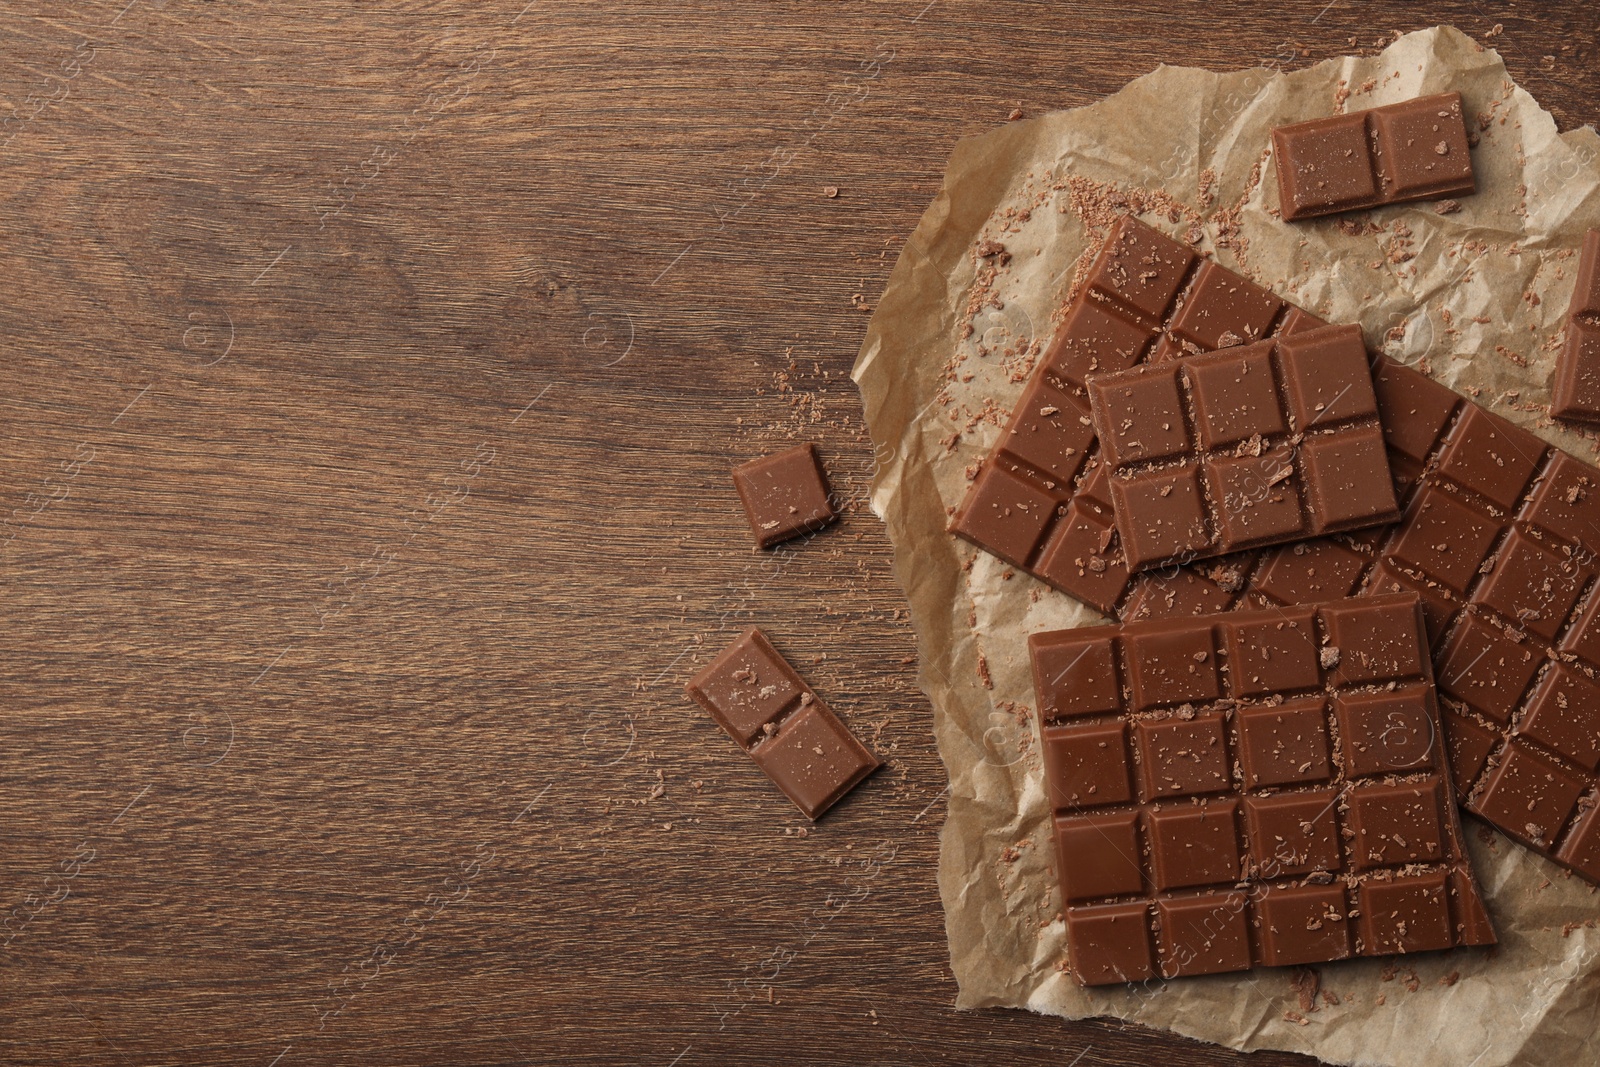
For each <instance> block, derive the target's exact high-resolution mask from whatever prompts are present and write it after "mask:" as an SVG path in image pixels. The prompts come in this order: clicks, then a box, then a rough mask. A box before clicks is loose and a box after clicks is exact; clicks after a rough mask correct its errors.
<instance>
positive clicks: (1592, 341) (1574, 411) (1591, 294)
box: [1550, 230, 1600, 422]
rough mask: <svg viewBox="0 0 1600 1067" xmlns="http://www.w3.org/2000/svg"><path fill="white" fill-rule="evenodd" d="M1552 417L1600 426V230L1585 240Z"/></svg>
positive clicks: (1559, 359)
mask: <svg viewBox="0 0 1600 1067" xmlns="http://www.w3.org/2000/svg"><path fill="white" fill-rule="evenodd" d="M1550 414H1552V415H1557V416H1560V417H1561V418H1564V419H1578V420H1580V421H1583V422H1600V230H1590V231H1589V233H1588V235H1587V236H1586V237H1584V239H1583V255H1582V257H1581V258H1580V259H1579V261H1578V286H1577V288H1576V289H1574V290H1573V292H1572V304H1571V306H1570V307H1569V308H1568V311H1567V336H1566V340H1565V342H1564V343H1563V344H1562V346H1561V355H1560V356H1558V357H1557V358H1556V376H1555V382H1554V384H1553V386H1552V388H1551V397H1550Z"/></svg>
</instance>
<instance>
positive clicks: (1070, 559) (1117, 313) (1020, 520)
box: [950, 216, 1324, 614]
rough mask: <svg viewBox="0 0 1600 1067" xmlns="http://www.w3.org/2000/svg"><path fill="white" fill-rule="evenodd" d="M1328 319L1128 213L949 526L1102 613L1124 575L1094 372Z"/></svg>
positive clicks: (1093, 266)
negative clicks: (1093, 401)
mask: <svg viewBox="0 0 1600 1067" xmlns="http://www.w3.org/2000/svg"><path fill="white" fill-rule="evenodd" d="M1321 325H1324V323H1322V322H1321V321H1320V320H1318V319H1316V318H1314V317H1313V316H1311V315H1309V314H1307V313H1306V312H1304V311H1302V310H1300V309H1299V308H1296V307H1293V306H1291V305H1289V304H1287V303H1285V302H1284V301H1283V300H1281V299H1279V298H1278V297H1276V296H1274V295H1273V294H1272V293H1270V292H1268V291H1267V290H1265V289H1263V288H1261V287H1260V286H1258V285H1256V284H1255V283H1253V282H1251V281H1249V280H1247V279H1245V278H1243V277H1240V276H1239V275H1237V274H1235V273H1233V272H1232V271H1230V270H1227V269H1225V268H1223V267H1220V266H1218V265H1217V264H1216V263H1214V262H1212V261H1211V260H1208V259H1203V258H1201V257H1200V256H1199V255H1197V254H1196V253H1195V252H1194V251H1193V250H1191V249H1190V248H1188V247H1186V246H1184V245H1181V244H1179V243H1178V242H1176V241H1174V240H1172V239H1171V238H1169V237H1166V236H1164V235H1163V234H1161V233H1158V232H1157V231H1156V230H1154V229H1152V228H1151V227H1149V226H1146V225H1145V224H1144V223H1142V222H1139V221H1137V220H1136V219H1134V218H1132V217H1128V216H1124V217H1123V218H1122V219H1120V220H1118V222H1117V223H1116V225H1115V226H1114V227H1113V228H1112V230H1111V233H1110V235H1109V236H1108V237H1107V238H1106V241H1105V243H1104V245H1103V246H1102V247H1101V249H1100V251H1099V252H1098V254H1097V255H1096V256H1095V259H1094V261H1093V263H1092V264H1091V265H1090V267H1089V271H1088V275H1087V278H1086V280H1085V283H1084V285H1083V287H1082V289H1081V290H1080V291H1079V293H1078V294H1077V296H1076V297H1074V299H1073V300H1072V302H1071V304H1070V305H1069V306H1068V309H1067V313H1066V317H1065V321H1064V322H1063V323H1062V325H1061V328H1060V330H1059V331H1057V334H1056V337H1055V338H1054V340H1053V341H1052V343H1051V346H1050V348H1049V350H1048V351H1047V352H1046V354H1045V356H1044V359H1043V360H1042V361H1041V363H1040V365H1039V368H1038V369H1037V370H1036V371H1035V372H1034V374H1033V377H1032V379H1031V380H1030V381H1029V383H1028V386H1027V388H1026V389H1025V390H1024V391H1023V394H1022V398H1021V400H1019V401H1018V402H1017V406H1016V409H1015V410H1014V411H1013V412H1012V416H1011V421H1010V424H1009V425H1008V426H1007V428H1006V430H1005V432H1004V433H1003V434H1002V435H1001V437H1000V440H999V442H998V443H997V444H996V446H995V448H994V450H993V451H992V452H991V453H990V455H989V456H988V458H987V459H985V460H984V462H983V464H982V466H981V467H980V469H979V471H978V475H977V478H976V479H975V480H974V482H973V484H972V487H971V488H970V489H969V490H968V492H967V496H966V499H965V500H964V501H963V502H962V504H961V506H960V508H959V510H958V511H957V512H956V514H955V518H954V519H953V520H952V522H951V524H950V529H951V531H952V532H954V533H956V534H958V535H959V536H961V537H963V538H965V539H966V540H968V541H970V542H972V543H973V544H975V545H977V546H979V547H980V548H983V549H986V550H988V551H989V552H992V553H994V554H995V555H996V556H999V557H1000V558H1001V559H1003V560H1005V561H1006V562H1008V563H1011V564H1013V565H1015V566H1017V567H1020V568H1022V569H1023V570H1025V571H1027V572H1029V573H1030V574H1033V575H1034V576H1035V577H1037V578H1039V579H1041V580H1042V581H1045V582H1048V583H1049V584H1050V585H1053V586H1055V587H1056V588H1057V589H1060V590H1062V591H1064V592H1066V593H1069V594H1071V595H1072V596H1074V597H1077V598H1078V599H1079V600H1082V601H1084V602H1085V603H1088V604H1092V605H1093V606H1095V607H1097V608H1099V609H1100V610H1101V611H1104V612H1106V613H1107V614H1111V613H1112V612H1113V611H1114V610H1115V608H1116V606H1117V603H1118V597H1120V596H1121V594H1122V592H1123V591H1124V589H1125V588H1126V586H1127V584H1128V571H1127V566H1126V563H1125V562H1124V560H1123V558H1122V553H1121V550H1120V548H1119V547H1118V546H1117V545H1116V544H1115V541H1116V538H1115V534H1114V527H1113V511H1112V502H1111V494H1110V491H1109V484H1110V482H1109V478H1108V477H1107V467H1106V464H1105V463H1103V462H1102V461H1101V457H1100V455H1099V449H1098V446H1097V440H1096V436H1095V431H1094V427H1093V423H1092V420H1091V418H1090V412H1089V399H1088V394H1087V392H1086V383H1087V380H1088V379H1089V377H1090V376H1091V375H1094V374H1099V373H1109V372H1112V371H1119V370H1123V369H1125V368H1127V367H1131V366H1133V365H1134V364H1136V363H1141V362H1144V361H1149V362H1153V363H1154V362H1161V361H1163V360H1166V359H1171V358H1173V357H1176V356H1180V355H1185V354H1196V353H1201V352H1208V351H1212V350H1215V349H1219V348H1230V347H1233V346H1235V345H1246V344H1250V343H1253V342H1256V341H1259V340H1261V339H1263V338H1266V337H1281V336H1286V335H1290V334H1294V333H1296V332H1299V331H1301V330H1306V329H1311V328H1314V327H1316V326H1321Z"/></svg>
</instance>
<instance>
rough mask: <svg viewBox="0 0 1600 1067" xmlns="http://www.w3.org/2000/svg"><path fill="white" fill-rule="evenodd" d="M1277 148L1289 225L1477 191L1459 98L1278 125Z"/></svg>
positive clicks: (1440, 96) (1443, 96) (1404, 103)
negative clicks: (1324, 216)
mask: <svg viewBox="0 0 1600 1067" xmlns="http://www.w3.org/2000/svg"><path fill="white" fill-rule="evenodd" d="M1272 146H1273V151H1272V154H1273V159H1274V169H1275V170H1276V172H1277V175H1278V196H1279V201H1280V207H1281V210H1282V212H1283V217H1284V219H1285V220H1286V221H1291V222H1292V221H1295V220H1297V219H1307V218H1314V217H1316V216H1319V215H1330V214H1333V213H1334V212H1338V211H1349V210H1352V209H1354V208H1365V207H1377V206H1380V205H1383V204H1398V203H1402V202H1405V201H1408V200H1422V199H1426V198H1430V197H1445V196H1461V195H1465V194H1468V193H1471V192H1474V191H1475V190H1476V188H1477V183H1476V179H1475V178H1474V176H1473V172H1472V153H1471V149H1470V146H1469V144H1468V139H1467V126H1466V120H1465V118H1464V117H1463V115H1462V105H1461V94H1460V93H1456V92H1451V93H1440V94H1438V95H1436V96H1424V97H1418V98H1416V99H1414V100H1404V101H1401V102H1400V103H1398V104H1389V105H1387V106H1385V107H1379V108H1373V109H1371V110H1369V111H1357V112H1354V113H1352V114H1348V115H1330V116H1328V117H1326V118H1320V119H1311V120H1310V121H1308V122H1297V123H1294V124H1292V125H1288V126H1279V127H1277V128H1276V129H1274V130H1273V131H1272Z"/></svg>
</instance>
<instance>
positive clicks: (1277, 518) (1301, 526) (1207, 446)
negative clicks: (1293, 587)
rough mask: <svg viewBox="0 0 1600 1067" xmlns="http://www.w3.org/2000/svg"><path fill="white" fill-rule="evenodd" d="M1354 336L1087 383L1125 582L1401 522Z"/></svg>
mask: <svg viewBox="0 0 1600 1067" xmlns="http://www.w3.org/2000/svg"><path fill="white" fill-rule="evenodd" d="M1367 361H1368V357H1367V349H1366V345H1365V344H1363V343H1362V340H1361V328H1360V327H1358V326H1324V327H1320V328H1318V329H1315V330H1309V331H1305V332H1302V333H1296V334H1294V335H1292V336H1288V337H1283V338H1280V339H1277V340H1271V341H1260V342H1257V343H1256V344H1252V345H1242V346H1239V347H1235V348H1225V349H1222V350H1221V351H1218V352H1212V353H1209V354H1206V355H1202V356H1192V357H1189V358H1186V359H1177V360H1169V361H1167V362H1165V363H1157V364H1148V363H1147V364H1144V365H1143V366H1138V367H1132V368H1129V369H1128V370H1125V371H1119V372H1117V373H1114V374H1101V375H1098V376H1096V377H1095V378H1093V379H1092V380H1091V381H1090V382H1089V406H1090V409H1091V412H1092V414H1093V417H1094V424H1095V429H1096V431H1097V432H1098V434H1099V438H1100V449H1101V455H1102V457H1103V459H1104V461H1105V463H1106V465H1107V467H1108V469H1109V477H1110V480H1111V498H1112V502H1113V505H1114V508H1113V510H1114V512H1115V515H1116V523H1117V531H1118V533H1119V535H1120V537H1121V541H1122V548H1123V558H1124V559H1125V560H1126V562H1127V568H1128V570H1130V571H1140V570H1145V569H1148V568H1150V567H1153V566H1159V565H1162V564H1168V563H1175V562H1176V563H1185V562H1188V561H1190V560H1193V559H1203V558H1205V557H1208V556H1217V555H1221V554H1223V553H1227V552H1237V551H1239V550H1241V549H1245V548H1254V547H1257V546H1260V545H1268V544H1279V543H1282V542H1286V541H1298V540H1304V539H1305V538H1307V537H1311V536H1315V535H1318V534H1325V533H1334V532H1338V531H1342V530H1351V529H1357V528H1361V527H1365V526H1372V525H1375V524H1378V523H1385V522H1392V521H1394V520H1395V519H1396V518H1398V517H1399V509H1398V507H1397V506H1396V504H1395V499H1394V491H1393V488H1392V487H1391V485H1390V481H1389V460H1388V456H1387V454H1386V453H1385V451H1384V445H1383V433H1382V429H1381V427H1380V426H1379V424H1378V402H1377V398H1376V397H1375V396H1374V395H1373V392H1372V372H1371V370H1370V369H1369V367H1368V362H1367Z"/></svg>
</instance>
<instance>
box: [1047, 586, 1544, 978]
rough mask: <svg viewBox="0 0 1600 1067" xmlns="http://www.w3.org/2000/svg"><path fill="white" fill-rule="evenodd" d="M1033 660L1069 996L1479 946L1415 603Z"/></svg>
mask: <svg viewBox="0 0 1600 1067" xmlns="http://www.w3.org/2000/svg"><path fill="white" fill-rule="evenodd" d="M1028 646H1029V651H1030V652H1031V654H1032V659H1033V674H1034V689H1035V694H1036V696H1037V698H1038V701H1039V707H1040V712H1041V719H1040V739H1041V742H1042V748H1043V754H1044V773H1045V786H1046V792H1047V796H1048V797H1049V799H1050V804H1051V807H1052V808H1053V809H1054V812H1055V840H1056V857H1057V873H1058V876H1059V877H1060V880H1061V892H1062V899H1063V903H1064V905H1065V908H1064V914H1065V916H1066V925H1067V946H1068V964H1069V965H1070V967H1071V968H1072V973H1073V974H1074V975H1075V976H1076V977H1077V979H1078V981H1080V982H1082V983H1083V984H1085V985H1101V984H1109V983H1114V982H1127V981H1136V980H1140V979H1144V978H1149V977H1152V976H1154V975H1156V974H1160V975H1161V976H1163V977H1167V978H1174V977H1178V976H1181V975H1189V974H1216V973H1219V972H1223V971H1240V970H1245V969H1248V968H1249V967H1250V966H1252V965H1253V964H1258V963H1259V964H1275V965H1287V964H1306V963H1322V962H1327V961H1330V960H1337V959H1344V958H1346V957H1349V956H1352V955H1355V956H1376V955H1388V954H1390V953H1396V952H1420V951H1424V950H1428V949H1437V948H1448V947H1451V946H1453V945H1484V944H1493V943H1494V940H1495V938H1494V932H1493V930H1492V928H1491V927H1490V926H1489V923H1488V919H1487V916H1486V914H1485V912H1484V908H1483V903H1482V901H1481V899H1480V898H1479V895H1478V890H1477V888H1476V884H1475V882H1474V881H1473V877H1472V869H1471V867H1470V865H1469V863H1468V860H1467V856H1466V852H1465V850H1464V848H1463V847H1462V840H1461V826H1460V822H1459V820H1458V818H1457V815H1456V810H1455V796H1454V792H1453V790H1452V785H1451V777H1450V775H1449V773H1448V772H1449V767H1450V763H1449V757H1448V754H1447V752H1446V751H1445V746H1444V744H1443V733H1442V732H1441V730H1440V726H1439V711H1438V704H1437V701H1436V697H1435V691H1434V685H1433V678H1432V672H1431V669H1430V665H1429V659H1428V654H1427V647H1428V646H1427V634H1426V631H1425V629H1424V622H1423V616H1422V610H1421V604H1420V601H1419V600H1418V598H1417V597H1416V596H1415V595H1413V594H1399V595H1394V596H1386V597H1375V598H1371V599H1360V600H1344V601H1340V602H1337V603H1334V604H1329V605H1325V606H1323V607H1321V608H1311V607H1304V608H1290V609H1283V610H1271V611H1256V612H1236V613H1232V614H1226V615H1215V616H1207V617H1203V618H1190V619H1175V620H1163V621H1157V622H1143V623H1130V624H1124V625H1121V626H1097V627H1091V628H1088V629H1077V630H1058V631H1054V632H1051V633H1041V634H1035V635H1033V637H1031V638H1030V639H1029V642H1028ZM1330 653H1334V654H1332V655H1330ZM1534 781H1535V777H1534V775H1532V774H1531V773H1523V774H1522V775H1521V776H1520V777H1519V778H1518V782H1519V783H1521V786H1520V787H1521V788H1522V789H1523V790H1524V791H1526V790H1527V789H1528V788H1529V787H1530V784H1531V783H1533V782H1534Z"/></svg>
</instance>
